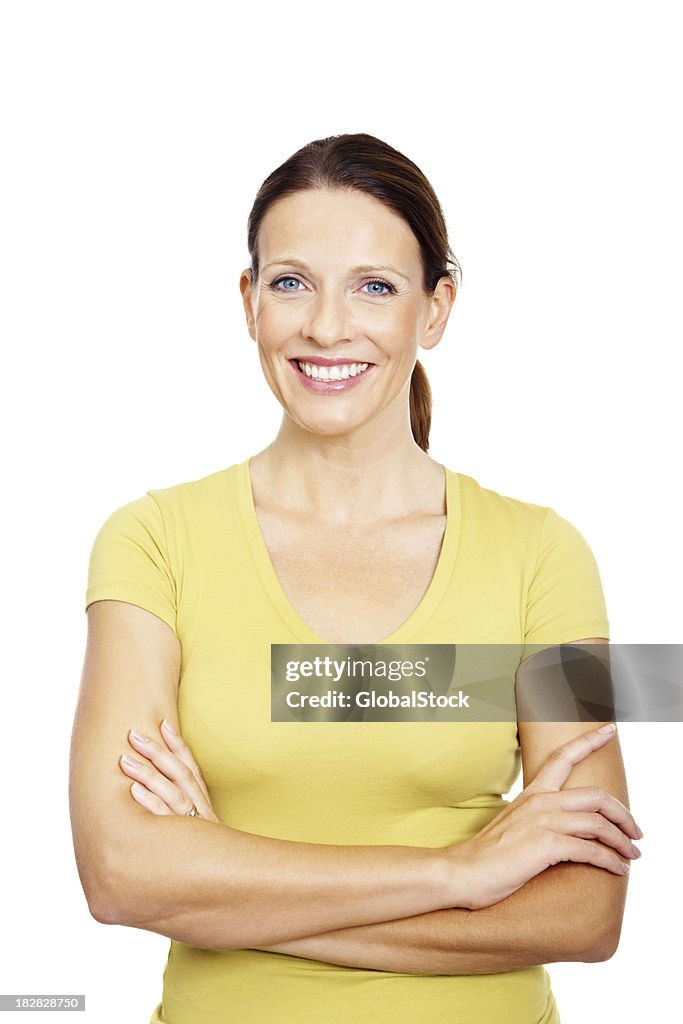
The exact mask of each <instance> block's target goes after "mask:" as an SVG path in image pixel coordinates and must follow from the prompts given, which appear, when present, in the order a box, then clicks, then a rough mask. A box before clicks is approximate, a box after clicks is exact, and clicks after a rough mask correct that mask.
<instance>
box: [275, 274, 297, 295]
mask: <svg viewBox="0 0 683 1024" xmlns="http://www.w3.org/2000/svg"><path fill="white" fill-rule="evenodd" d="M282 281H294V282H295V284H301V281H299V280H298V278H296V277H278V278H277V280H276V281H273V283H272V284H271V286H270V287H271V288H273V289H274V290H275V291H276V292H298V291H299V289H298V288H278V287H277V285H279V284H280V283H281V282H282Z"/></svg>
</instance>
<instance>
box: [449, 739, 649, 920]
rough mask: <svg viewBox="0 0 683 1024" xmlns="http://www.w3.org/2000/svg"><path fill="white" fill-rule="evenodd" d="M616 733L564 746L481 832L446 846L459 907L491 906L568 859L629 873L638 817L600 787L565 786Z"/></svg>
mask: <svg viewBox="0 0 683 1024" xmlns="http://www.w3.org/2000/svg"><path fill="white" fill-rule="evenodd" d="M615 732H616V730H613V731H612V732H611V733H601V732H599V731H598V729H597V728H596V729H593V730H591V731H590V732H586V733H583V734H582V735H581V736H576V737H574V739H572V740H570V741H569V742H568V743H565V744H563V745H562V746H561V747H558V748H557V749H556V750H554V751H553V752H552V753H551V754H550V755H549V757H548V758H547V760H546V761H545V763H544V764H543V766H542V767H541V769H540V770H539V772H538V774H537V775H536V777H535V778H534V779H532V781H531V782H530V783H529V785H528V786H526V788H525V789H524V790H523V791H522V792H521V793H520V794H519V796H517V797H516V799H515V800H513V801H512V802H511V803H510V804H508V806H507V807H505V808H504V809H503V810H502V811H501V812H500V814H498V815H496V817H495V818H493V819H492V820H491V821H490V822H489V823H488V824H487V825H485V826H484V828H483V829H482V830H481V831H480V832H478V833H477V834H476V835H475V836H472V838H471V839H467V840H465V841H464V842H462V843H455V844H452V845H450V846H447V847H446V853H447V854H448V856H449V857H450V858H452V861H453V864H454V871H453V884H454V887H455V890H456V892H457V894H458V895H457V896H455V897H454V898H455V899H457V902H454V903H453V904H452V905H453V906H454V907H455V906H457V907H463V908H465V909H467V910H479V909H481V908H483V907H489V906H491V905H492V904H494V903H498V902H499V900H503V899H505V898H506V896H509V895H510V894H511V893H513V892H515V891H516V890H517V889H520V888H521V887H522V886H523V885H524V884H525V882H528V880H529V879H530V878H533V877H534V875H538V874H540V872H541V871H544V870H545V869H546V868H547V867H550V866H551V865H552V864H557V863H559V862H560V861H575V862H577V863H583V864H595V865H596V866H597V867H601V868H606V869H607V870H608V871H612V872H613V873H614V874H616V875H624V874H626V872H627V871H628V870H629V867H630V861H631V859H632V858H634V857H637V856H639V852H638V850H637V847H635V846H634V845H633V843H632V842H631V840H630V838H629V835H632V836H634V837H636V838H637V837H638V836H639V834H640V830H639V828H638V826H637V825H636V823H635V821H634V819H633V816H632V815H631V812H630V811H629V810H628V809H627V808H626V807H624V805H623V804H622V803H621V802H620V801H619V800H617V799H616V797H614V796H612V795H611V794H610V793H608V792H607V790H604V789H600V788H599V787H597V786H590V787H584V788H576V789H562V788H561V787H562V785H563V784H564V783H565V782H566V780H567V778H568V777H569V775H570V773H571V770H572V768H573V767H574V765H576V764H578V763H579V761H582V760H583V759H584V758H585V757H587V756H588V755H589V754H591V753H592V752H593V751H594V750H598V749H599V748H600V747H603V746H604V745H605V744H606V743H607V742H608V741H609V740H610V739H611V738H612V737H613V736H614V735H615Z"/></svg>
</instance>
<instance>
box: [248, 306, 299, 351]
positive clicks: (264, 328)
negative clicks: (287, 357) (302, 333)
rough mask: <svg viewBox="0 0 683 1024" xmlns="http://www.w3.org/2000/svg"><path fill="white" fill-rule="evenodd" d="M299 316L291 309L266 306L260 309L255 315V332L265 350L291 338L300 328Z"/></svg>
mask: <svg viewBox="0 0 683 1024" xmlns="http://www.w3.org/2000/svg"><path fill="white" fill-rule="evenodd" d="M300 325H301V315H300V314H298V313H297V311H296V310H294V309H292V308H291V305H290V307H289V308H283V307H282V306H273V305H268V306H265V307H262V308H261V309H260V310H259V311H258V313H257V315H256V331H257V334H258V337H259V341H261V342H262V343H263V344H264V345H265V346H266V347H267V348H271V347H277V345H278V344H279V343H280V342H282V341H286V340H287V338H289V337H291V335H292V333H293V332H294V331H296V330H297V329H299V328H300Z"/></svg>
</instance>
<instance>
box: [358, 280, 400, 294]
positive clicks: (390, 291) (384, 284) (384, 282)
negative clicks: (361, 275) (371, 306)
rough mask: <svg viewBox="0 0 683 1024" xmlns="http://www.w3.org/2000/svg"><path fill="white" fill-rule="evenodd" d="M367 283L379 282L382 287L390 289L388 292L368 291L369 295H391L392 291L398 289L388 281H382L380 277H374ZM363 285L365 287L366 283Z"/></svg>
mask: <svg viewBox="0 0 683 1024" xmlns="http://www.w3.org/2000/svg"><path fill="white" fill-rule="evenodd" d="M365 284H366V285H368V284H379V285H381V286H382V288H388V289H389V291H386V292H368V293H367V294H369V295H390V294H391V293H392V292H394V291H396V289H395V288H394V287H393V286H392V285H390V284H388V282H387V281H380V279H379V278H373V280H372V281H366V282H365ZM363 287H365V285H363Z"/></svg>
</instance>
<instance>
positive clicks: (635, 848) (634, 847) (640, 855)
mask: <svg viewBox="0 0 683 1024" xmlns="http://www.w3.org/2000/svg"><path fill="white" fill-rule="evenodd" d="M631 846H632V847H633V849H634V851H635V855H636V857H642V854H641V852H640V850H639V849H638V847H637V846H636V844H635V843H631Z"/></svg>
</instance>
